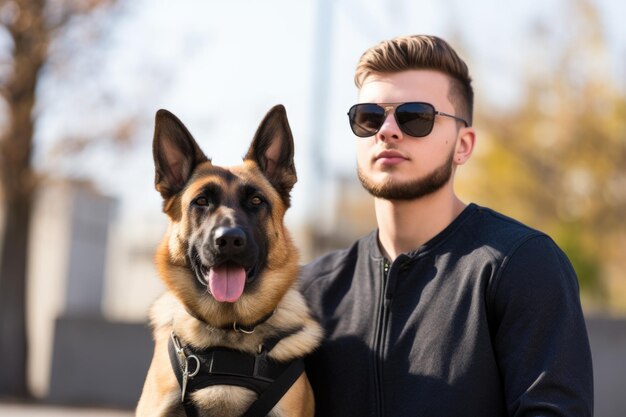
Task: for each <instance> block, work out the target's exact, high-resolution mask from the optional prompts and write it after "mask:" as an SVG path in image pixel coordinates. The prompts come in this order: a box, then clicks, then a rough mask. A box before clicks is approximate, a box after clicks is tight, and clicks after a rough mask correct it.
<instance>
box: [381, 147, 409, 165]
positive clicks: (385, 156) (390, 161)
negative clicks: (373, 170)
mask: <svg viewBox="0 0 626 417" xmlns="http://www.w3.org/2000/svg"><path fill="white" fill-rule="evenodd" d="M374 159H375V160H376V161H377V162H380V163H382V164H383V165H394V164H399V163H400V162H402V161H406V160H407V159H408V158H407V157H406V156H404V155H403V154H402V153H400V152H398V151H394V150H386V151H382V152H380V153H378V154H377V155H376V157H375V158H374Z"/></svg>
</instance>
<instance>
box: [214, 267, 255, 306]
mask: <svg viewBox="0 0 626 417" xmlns="http://www.w3.org/2000/svg"><path fill="white" fill-rule="evenodd" d="M208 281H209V290H210V291H211V294H213V298H215V299H216V300H217V301H219V302H227V303H234V302H235V301H237V300H238V299H239V297H241V294H242V293H243V287H244V285H245V284H246V271H245V270H244V269H243V268H242V267H240V266H238V265H232V264H224V265H220V266H216V267H213V268H211V269H210V270H209V279H208Z"/></svg>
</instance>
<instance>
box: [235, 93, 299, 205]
mask: <svg viewBox="0 0 626 417" xmlns="http://www.w3.org/2000/svg"><path fill="white" fill-rule="evenodd" d="M293 154H294V145H293V135H292V134H291V128H290V127H289V121H288V120H287V112H286V111H285V107H284V106H283V105H281V104H279V105H277V106H274V107H272V108H271V109H270V111H269V112H267V115H265V118H264V119H263V121H262V122H261V124H260V125H259V128H258V129H257V131H256V134H255V135H254V139H253V140H252V144H251V145H250V149H248V153H247V154H246V156H245V158H244V159H246V160H251V161H254V162H255V163H256V164H257V165H258V166H259V168H260V169H261V171H262V172H263V174H264V175H265V177H266V178H267V179H268V180H269V181H270V182H271V183H272V185H273V186H274V188H276V190H277V191H278V192H279V193H280V195H281V196H282V198H283V200H284V201H285V203H286V204H287V205H289V192H290V191H291V189H292V188H293V186H294V184H295V183H296V181H297V177H296V167H295V165H294V163H293Z"/></svg>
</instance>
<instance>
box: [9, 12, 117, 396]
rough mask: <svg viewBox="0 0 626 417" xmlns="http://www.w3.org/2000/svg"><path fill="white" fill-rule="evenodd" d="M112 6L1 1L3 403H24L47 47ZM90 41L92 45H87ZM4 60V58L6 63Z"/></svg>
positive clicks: (26, 394) (48, 57) (48, 49)
mask: <svg viewBox="0 0 626 417" xmlns="http://www.w3.org/2000/svg"><path fill="white" fill-rule="evenodd" d="M114 1H115V0H1V1H0V23H1V24H2V26H3V28H4V31H6V34H7V35H8V38H9V43H10V44H11V45H10V53H9V54H8V55H7V57H6V60H7V61H5V62H2V64H3V65H4V66H8V67H9V68H10V70H9V71H6V74H3V76H2V77H1V78H0V97H1V98H2V99H3V100H4V102H3V103H1V104H2V105H3V106H2V107H0V109H1V110H2V112H3V113H5V114H3V115H2V116H3V118H1V119H0V192H1V194H0V201H1V202H2V204H3V205H4V210H3V211H4V216H5V221H4V230H3V234H2V239H1V240H0V250H1V252H0V369H1V370H2V371H1V372H0V396H11V397H27V396H28V394H29V391H28V384H27V379H26V366H27V352H28V344H27V337H26V263H27V249H28V237H29V225H30V219H31V209H32V205H33V196H34V192H35V190H36V188H37V183H38V179H37V175H36V173H35V170H34V169H33V165H32V155H33V132H34V131H35V124H36V115H35V113H34V112H33V109H34V108H35V105H36V102H37V85H38V81H39V79H40V77H41V74H42V70H43V69H44V68H45V67H46V65H47V63H48V62H49V60H50V59H51V52H50V51H51V49H50V47H49V46H50V45H51V44H52V43H53V42H54V41H55V39H56V38H57V37H58V36H60V34H61V33H62V32H63V31H64V30H67V28H68V26H70V25H72V23H73V21H74V20H75V19H76V18H77V17H80V16H86V15H89V14H91V13H94V12H95V11H96V10H102V8H104V7H109V6H111V5H112V4H113V3H114ZM84 41H85V42H89V40H84ZM3 58H4V57H3Z"/></svg>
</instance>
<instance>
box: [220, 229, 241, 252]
mask: <svg viewBox="0 0 626 417" xmlns="http://www.w3.org/2000/svg"><path fill="white" fill-rule="evenodd" d="M213 239H214V240H213V241H214V243H215V248H216V249H217V250H218V251H219V252H220V253H222V254H223V255H233V254H236V253H238V252H241V251H242V250H243V249H245V247H246V244H247V239H246V233H245V232H244V231H243V229H241V228H240V227H219V228H217V229H216V230H215V234H214V236H213Z"/></svg>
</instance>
